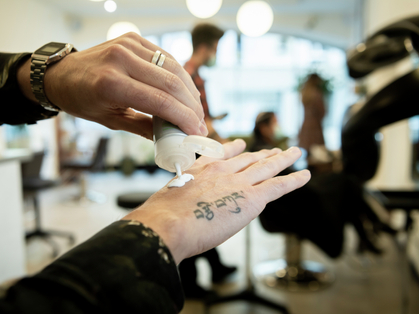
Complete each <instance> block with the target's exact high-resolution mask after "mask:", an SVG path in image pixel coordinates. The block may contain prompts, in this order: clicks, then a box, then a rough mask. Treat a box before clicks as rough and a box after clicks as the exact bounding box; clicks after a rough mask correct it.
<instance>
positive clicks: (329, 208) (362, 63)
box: [255, 16, 419, 290]
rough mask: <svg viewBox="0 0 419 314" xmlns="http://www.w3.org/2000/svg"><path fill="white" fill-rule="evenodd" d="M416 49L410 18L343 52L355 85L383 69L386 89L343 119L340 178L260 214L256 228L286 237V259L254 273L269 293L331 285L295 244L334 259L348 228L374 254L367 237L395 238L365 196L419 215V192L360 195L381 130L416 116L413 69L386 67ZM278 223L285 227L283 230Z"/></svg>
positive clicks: (417, 26)
mask: <svg viewBox="0 0 419 314" xmlns="http://www.w3.org/2000/svg"><path fill="white" fill-rule="evenodd" d="M418 48H419V16H416V17H412V18H409V19H405V20H402V21H399V22H396V23H394V24H392V25H389V26H387V27H385V28H383V29H381V30H380V31H378V32H377V33H376V34H374V35H372V36H371V37H369V38H368V39H367V40H366V41H365V42H363V43H360V44H359V45H357V46H356V48H355V49H353V50H352V51H350V52H349V53H348V68H349V73H350V75H351V76H352V77H353V78H363V77H365V76H367V75H373V74H374V73H375V72H376V71H381V69H382V68H385V69H386V70H385V72H379V76H381V77H377V80H378V79H380V80H382V81H383V82H384V84H382V86H381V88H379V89H377V90H376V91H375V92H374V93H372V94H371V95H368V97H367V98H366V99H365V103H363V104H361V106H360V109H359V110H358V111H355V110H354V111H350V112H349V113H348V118H347V119H346V122H345V123H344V127H343V130H342V159H343V160H342V164H343V165H342V166H343V171H342V172H341V173H335V174H328V175H323V176H317V177H313V178H312V180H311V181H310V182H309V183H308V184H307V185H306V186H304V187H303V188H301V189H299V190H297V191H295V192H292V193H290V194H288V195H285V196H284V197H281V198H280V199H278V200H277V201H276V202H273V203H270V204H268V206H267V208H266V209H265V210H264V212H263V213H262V214H261V215H260V220H261V223H262V226H263V227H264V228H265V229H266V230H267V231H268V232H283V233H285V234H286V241H285V242H286V249H285V251H286V258H285V259H284V260H278V261H268V262H265V263H261V264H260V265H257V267H255V274H257V275H259V276H260V277H261V278H262V279H263V280H264V282H265V283H266V284H267V285H268V286H271V287H281V288H288V289H290V290H302V289H307V288H308V290H317V289H318V288H320V287H321V286H322V283H324V282H325V283H326V284H327V283H328V282H330V279H331V277H330V275H327V273H324V269H322V268H321V267H319V265H312V264H308V263H304V262H302V261H301V254H300V252H301V241H300V240H301V239H309V240H311V241H312V242H313V243H315V244H316V245H317V246H318V247H320V248H321V249H322V250H323V251H324V252H325V253H326V254H328V255H329V256H330V257H332V258H333V257H337V256H339V255H340V254H341V251H342V244H343V227H344V225H345V224H352V225H353V226H354V228H355V230H356V232H357V233H358V235H359V237H360V246H359V250H366V251H370V252H372V253H375V254H380V253H381V249H380V248H379V247H378V246H377V245H376V243H374V240H373V237H371V234H378V233H379V232H387V233H389V234H392V235H394V234H395V230H393V229H392V228H390V227H389V225H388V224H387V222H383V221H382V220H381V219H380V218H379V217H378V215H377V214H376V212H375V211H374V210H373V209H372V208H371V206H370V204H369V203H367V202H366V200H365V198H364V195H365V194H367V195H372V196H374V197H375V200H377V201H378V202H379V203H380V204H381V205H382V206H383V207H385V208H386V209H387V210H391V209H394V208H403V209H405V210H406V211H407V212H408V213H410V212H411V210H413V209H418V208H419V192H418V190H410V191H409V190H374V191H370V190H368V189H366V188H365V183H366V182H367V181H368V180H370V179H371V178H372V177H373V176H374V175H375V173H376V171H377V167H378V162H379V158H380V156H379V144H378V142H377V140H376V134H377V132H378V131H379V129H380V128H381V127H383V126H386V125H389V124H391V123H394V122H397V121H400V120H403V119H406V118H409V117H412V116H415V115H418V114H419V106H418V105H417V102H418V93H417V91H418V90H419V69H417V68H416V67H415V66H412V67H411V68H407V71H405V72H404V73H402V74H400V73H399V71H395V70H394V69H391V68H389V67H391V66H392V65H393V64H395V63H397V62H399V61H401V60H403V59H406V58H407V59H408V58H410V56H411V54H413V55H414V54H416V53H417V51H419V49H418ZM397 74H399V75H397ZM392 75H394V77H392ZM408 163H409V162H408ZM409 165H410V163H409ZM275 203H276V204H275ZM270 207H272V209H270ZM281 208H283V209H285V210H282V211H281ZM295 212H297V213H295ZM281 220H282V221H283V222H287V223H282V224H281V222H280V221H281ZM409 223H411V219H410V218H408V219H407V225H409ZM366 225H369V226H370V228H369V229H371V230H367V228H366ZM319 279H320V280H319ZM324 279H326V280H325V281H324Z"/></svg>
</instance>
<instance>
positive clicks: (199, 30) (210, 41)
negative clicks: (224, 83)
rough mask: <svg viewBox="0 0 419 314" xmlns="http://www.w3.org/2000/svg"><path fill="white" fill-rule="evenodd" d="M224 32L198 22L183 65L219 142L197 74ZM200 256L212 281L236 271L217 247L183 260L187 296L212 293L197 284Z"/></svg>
mask: <svg viewBox="0 0 419 314" xmlns="http://www.w3.org/2000/svg"><path fill="white" fill-rule="evenodd" d="M223 35H224V31H223V30H221V29H219V28H218V27H217V26H215V25H212V24H199V25H197V26H195V28H194V29H193V30H192V46H193V53H192V56H191V58H190V60H189V61H187V62H186V63H185V65H184V68H185V70H186V71H187V72H188V73H189V74H190V75H191V77H192V80H193V81H194V83H195V85H196V87H197V89H198V90H199V92H200V93H201V96H200V98H201V103H202V107H203V109H204V114H205V123H206V124H207V128H208V137H210V138H213V139H215V140H217V141H219V142H225V140H223V139H222V138H221V137H220V136H219V135H218V133H217V132H216V131H215V130H214V128H213V127H212V121H213V120H215V119H220V118H223V117H224V116H225V115H223V116H220V117H212V116H211V115H210V113H209V109H208V103H207V97H206V93H205V86H204V85H205V82H204V80H203V79H202V78H201V77H200V76H199V73H198V70H199V68H200V67H201V66H203V65H206V66H208V67H212V66H214V65H215V62H216V55H217V47H218V41H219V40H220V38H221V37H222V36H223ZM199 257H204V258H206V259H207V260H208V262H209V264H210V267H211V271H212V282H213V283H219V282H222V281H223V280H224V279H225V278H226V277H227V276H228V275H230V274H231V273H233V272H235V271H236V269H237V268H236V267H234V266H225V265H223V263H222V262H221V260H220V257H219V255H218V252H217V250H216V248H213V249H211V250H209V251H206V252H204V253H202V254H199V255H196V256H193V257H190V258H187V259H184V260H183V261H182V263H180V264H179V274H180V278H181V281H182V286H183V290H184V292H185V296H186V297H187V298H194V299H202V298H205V297H207V296H210V295H213V292H212V291H208V290H206V289H204V288H202V287H201V286H199V285H198V283H197V275H198V274H197V268H196V265H195V262H196V260H197V259H198V258H199Z"/></svg>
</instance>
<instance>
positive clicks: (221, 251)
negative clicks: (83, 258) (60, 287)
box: [0, 0, 419, 314]
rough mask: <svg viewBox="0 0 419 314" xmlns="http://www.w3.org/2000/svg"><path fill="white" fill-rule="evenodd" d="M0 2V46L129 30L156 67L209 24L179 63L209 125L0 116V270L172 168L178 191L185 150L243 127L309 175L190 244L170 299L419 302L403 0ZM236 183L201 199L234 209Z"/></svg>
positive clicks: (294, 309)
mask: <svg viewBox="0 0 419 314" xmlns="http://www.w3.org/2000/svg"><path fill="white" fill-rule="evenodd" d="M0 4H1V8H2V9H1V10H0V51H1V52H7V53H17V52H33V51H36V50H37V49H38V48H39V47H42V46H43V45H45V44H46V43H49V42H59V43H71V44H72V45H73V46H74V48H75V49H76V50H77V51H83V50H85V49H88V48H91V47H93V46H96V45H99V44H101V43H103V42H105V41H108V40H113V39H115V38H117V37H119V36H121V35H123V34H125V33H128V32H134V33H137V34H139V35H140V36H142V37H143V38H145V39H146V40H148V41H149V42H150V43H152V44H154V45H156V46H158V47H161V48H162V49H163V50H164V51H163V52H161V51H157V52H155V54H154V55H153V59H151V62H152V63H154V64H155V65H157V66H159V67H163V70H164V66H163V64H164V62H167V58H168V55H169V54H170V55H171V56H173V58H174V59H176V60H177V61H178V62H179V64H180V65H182V66H184V68H185V69H186V70H187V71H188V72H190V71H189V68H190V67H191V66H193V65H194V64H196V60H198V59H197V58H196V57H195V55H196V52H197V51H199V49H198V48H197V47H199V45H198V44H196V43H194V42H193V38H192V37H193V36H194V35H193V32H192V30H193V29H194V27H196V25H200V24H205V25H206V24H208V25H213V26H216V29H217V30H220V31H221V30H222V32H221V33H220V35H219V36H218V37H219V38H218V39H217V42H216V43H217V44H216V45H215V46H211V47H210V48H211V49H209V50H208V56H210V57H208V58H207V59H208V60H205V62H202V66H200V65H199V66H198V67H197V68H199V72H194V74H192V79H193V82H194V83H195V85H196V86H197V88H198V90H199V91H200V93H201V101H202V99H203V98H202V96H203V95H204V96H205V97H206V98H205V102H204V101H202V105H203V108H204V112H205V113H206V117H205V122H206V125H207V126H208V131H209V134H208V136H207V137H206V138H204V137H200V136H186V134H185V133H183V132H182V131H180V130H179V129H178V128H176V127H174V128H173V130H171V129H170V128H171V127H173V125H167V124H166V122H165V121H164V120H162V119H160V118H153V119H154V121H153V124H154V125H153V126H154V130H153V135H154V141H152V140H149V139H145V138H143V137H141V136H139V135H137V134H133V133H130V132H126V131H120V130H111V129H110V128H107V127H105V126H103V125H100V124H98V123H95V122H91V121H88V120H84V119H81V118H78V117H75V116H72V115H70V114H68V113H66V112H60V113H59V114H58V115H57V116H56V117H53V118H51V119H46V120H42V121H38V122H37V123H35V124H19V125H10V124H3V125H1V126H0V286H1V285H2V283H3V282H10V281H11V280H15V279H16V278H20V277H23V276H31V275H33V274H36V273H38V272H39V271H41V270H42V269H44V268H45V267H46V266H47V265H49V264H50V263H51V262H53V261H54V260H55V259H57V258H59V257H60V256H62V255H63V254H65V253H66V252H68V251H69V250H71V249H72V248H74V247H75V246H77V245H78V244H80V243H83V242H84V241H86V240H87V239H89V238H90V237H92V236H93V235H94V234H96V233H97V232H98V231H99V230H101V229H103V228H105V227H106V226H108V225H110V224H111V223H113V222H115V221H117V220H120V219H121V218H122V217H124V216H125V215H127V214H128V213H129V212H130V211H132V210H133V209H135V208H137V207H138V206H140V205H142V204H143V203H144V202H146V201H147V199H149V198H150V197H151V196H152V195H153V194H154V193H156V192H157V191H159V190H160V189H161V188H163V187H165V186H166V185H167V184H168V183H169V181H170V185H169V186H170V188H171V189H187V188H188V185H190V184H192V183H191V182H193V180H194V177H193V176H192V175H191V174H188V169H189V168H190V167H191V166H192V165H193V164H194V162H196V159H197V158H198V160H199V158H222V157H223V154H224V149H223V146H222V145H221V143H227V142H229V141H233V140H235V139H238V138H240V139H243V140H244V141H245V142H246V151H248V152H252V151H253V152H255V151H259V150H261V149H265V148H270V149H271V148H274V147H278V148H280V149H282V150H284V151H285V150H286V149H288V148H290V147H293V146H297V147H299V148H300V149H301V151H302V156H301V158H300V159H298V161H297V162H296V163H295V164H294V165H293V166H292V167H288V168H287V169H286V170H284V171H285V172H284V173H282V174H287V173H291V172H293V171H296V170H303V169H309V170H310V171H311V180H310V181H309V183H307V185H305V186H304V187H302V188H300V189H297V190H295V191H293V192H291V193H289V194H287V195H285V196H283V197H281V198H279V199H278V200H275V201H273V202H271V203H270V204H268V205H267V206H266V208H265V210H264V211H263V212H262V213H261V215H260V216H259V217H258V218H256V219H254V220H253V221H252V222H251V223H250V224H249V225H248V226H247V227H245V228H243V229H242V230H241V231H240V232H239V233H237V234H236V235H234V236H233V237H231V238H230V239H228V240H227V241H226V242H224V243H223V244H221V245H220V246H218V247H216V249H215V250H214V251H212V252H213V253H214V254H216V257H214V256H211V257H210V256H209V254H208V255H203V256H201V255H199V256H198V257H197V258H195V259H194V260H193V261H192V265H193V269H194V270H193V273H192V274H191V273H190V271H189V270H188V269H189V268H188V267H189V266H188V267H186V263H185V261H183V262H181V263H180V265H179V272H180V277H181V280H182V284H183V285H184V287H183V288H184V290H185V297H186V302H185V305H184V307H183V309H182V310H181V312H180V313H181V314H200V313H217V314H226V313H229V314H230V313H234V314H236V313H237V314H241V313H243V314H244V313H246V314H251V313H258V314H271V313H272V314H273V313H283V314H294V313H295V314H305V313H307V314H309V313H310V314H335V313H340V314H353V313H359V314H396V313H400V314H414V313H419V106H418V105H417V102H418V101H417V98H418V97H419V96H418V93H417V91H418V90H419V69H418V67H419V55H418V54H419V2H418V1H416V0H397V1H396V0H252V1H251V0H212V1H208V0H153V1H136V0H73V1H61V0H13V1H10V0H0ZM22 21H25V22H22ZM28 25H29V27H28ZM11 30H13V32H11ZM191 32H192V35H191ZM34 34H36V36H35V35H34ZM44 49H45V51H46V53H47V52H48V49H53V48H51V47H46V48H44ZM38 51H39V50H38ZM166 52H167V55H165V53H166ZM165 60H166V61H165ZM194 62H195V63H194ZM166 64H167V63H166ZM197 68H196V69H195V70H197ZM196 73H199V75H198V79H197V78H196ZM189 74H191V73H189ZM191 82H192V81H191ZM1 84H2V82H1V81H0V85H1ZM203 86H205V87H204V89H202V88H203ZM1 101H2V100H1V99H0V103H1ZM1 104H2V103H1ZM2 105H3V104H2ZM0 114H1V113H0ZM0 121H2V119H1V117H0ZM177 132H180V133H177ZM175 138H176V140H175ZM169 150H170V151H172V152H173V151H175V152H176V154H175V153H173V154H174V155H169V153H168V151H169ZM175 155H176V157H173V156H175ZM199 155H202V156H204V157H199ZM179 156H181V157H179ZM205 156H207V157H205ZM184 172H185V173H184ZM279 175H281V173H280V174H279ZM175 177H176V178H175ZM173 178H175V179H174V180H172V179H173ZM171 180H172V181H171ZM243 195H244V194H243V191H233V192H232V193H230V194H229V195H228V196H226V197H224V198H221V199H218V200H214V203H213V204H211V206H212V208H215V207H217V208H218V207H222V206H226V205H227V204H233V205H234V208H233V212H234V211H236V212H239V211H240V210H241V209H240V206H239V204H240V201H241V200H242V199H244V196H243ZM199 204H201V203H199ZM199 204H198V207H199V208H198V209H196V210H195V212H194V214H195V216H196V218H197V219H203V220H205V219H206V220H208V221H210V220H211V219H212V215H213V212H212V211H211V210H210V209H209V208H210V203H207V204H204V203H202V204H201V205H199ZM214 260H216V262H214ZM182 263H185V264H184V267H183V269H182ZM214 265H215V266H214ZM188 285H189V286H188ZM0 291H1V288H0ZM0 295H1V293H0Z"/></svg>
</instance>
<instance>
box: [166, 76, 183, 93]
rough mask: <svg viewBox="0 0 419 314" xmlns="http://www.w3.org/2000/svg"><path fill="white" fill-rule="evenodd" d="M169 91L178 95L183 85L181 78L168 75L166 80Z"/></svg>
mask: <svg viewBox="0 0 419 314" xmlns="http://www.w3.org/2000/svg"><path fill="white" fill-rule="evenodd" d="M164 82H165V85H166V87H167V89H168V90H169V91H170V92H173V93H176V92H178V91H179V90H180V89H181V86H182V83H181V81H180V78H179V77H178V76H176V75H174V74H172V73H170V72H168V73H167V74H166V78H165V80H164Z"/></svg>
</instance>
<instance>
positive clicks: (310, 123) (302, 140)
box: [298, 73, 326, 155]
mask: <svg viewBox="0 0 419 314" xmlns="http://www.w3.org/2000/svg"><path fill="white" fill-rule="evenodd" d="M323 86H324V81H323V80H322V78H321V77H320V76H319V75H318V74H316V73H313V74H310V75H309V76H308V77H307V80H306V82H305V83H304V85H303V87H302V89H301V101H302V103H303V106H304V121H303V125H302V126H301V130H300V133H299V134H298V141H299V143H298V146H299V147H301V148H304V149H305V150H306V151H307V154H308V155H310V149H311V148H312V146H313V145H322V146H324V137H323V129H322V120H323V118H324V115H325V111H326V110H325V106H324V91H323Z"/></svg>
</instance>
